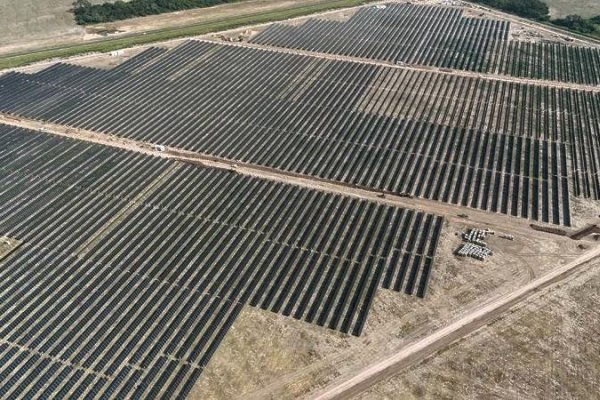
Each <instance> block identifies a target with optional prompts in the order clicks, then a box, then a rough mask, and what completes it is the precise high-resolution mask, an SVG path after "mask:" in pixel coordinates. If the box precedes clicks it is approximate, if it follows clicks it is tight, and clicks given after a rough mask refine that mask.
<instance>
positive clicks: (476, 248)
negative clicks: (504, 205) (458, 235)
mask: <svg viewBox="0 0 600 400" xmlns="http://www.w3.org/2000/svg"><path fill="white" fill-rule="evenodd" d="M493 234H494V231H491V230H489V229H475V228H473V229H469V230H468V231H467V232H464V233H463V234H462V239H463V242H465V243H463V244H461V245H460V247H459V248H458V249H457V250H456V255H458V256H460V257H471V258H474V259H476V260H480V261H485V259H486V258H488V257H489V256H491V255H493V254H494V252H493V251H492V250H491V249H489V248H488V245H487V243H486V242H485V238H486V237H487V235H493Z"/></svg>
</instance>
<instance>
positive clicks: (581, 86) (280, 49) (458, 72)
mask: <svg viewBox="0 0 600 400" xmlns="http://www.w3.org/2000/svg"><path fill="white" fill-rule="evenodd" d="M195 40H199V41H204V42H209V43H215V42H216V43H220V44H224V45H228V46H236V47H245V48H251V49H257V50H267V51H275V52H279V53H288V54H296V55H303V56H309V57H317V58H325V59H329V60H339V61H349V62H355V63H361V64H370V65H377V66H383V67H391V68H397V69H404V70H411V71H420V72H435V73H436V74H442V75H454V76H464V77H469V78H483V79H487V80H491V81H499V82H515V83H522V84H528V85H543V86H545V87H554V88H559V89H575V90H587V91H591V92H600V86H593V85H586V84H580V83H572V82H559V81H549V80H539V79H528V78H519V77H514V76H508V75H498V74H494V73H482V72H472V71H466V70H458V69H447V68H440V67H432V66H429V65H419V64H414V65H413V64H404V65H398V64H394V63H392V62H388V61H383V60H373V59H367V58H360V57H353V56H345V55H339V54H328V53H319V52H316V51H309V50H299V49H288V48H284V47H276V46H269V45H265V44H254V43H248V42H225V41H222V40H219V39H206V38H196V39H195Z"/></svg>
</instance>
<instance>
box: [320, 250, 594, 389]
mask: <svg viewBox="0 0 600 400" xmlns="http://www.w3.org/2000/svg"><path fill="white" fill-rule="evenodd" d="M598 256H600V247H596V248H594V249H593V250H591V251H589V252H587V253H585V254H584V255H582V256H581V257H579V258H577V259H576V260H574V261H573V262H570V263H568V264H565V265H563V266H561V267H558V268H556V269H554V270H553V271H551V272H549V273H548V274H546V275H545V276H543V277H541V278H539V279H536V280H535V281H532V282H530V283H529V284H527V285H525V286H523V287H521V288H519V289H517V290H515V291H513V292H510V293H507V294H506V295H503V296H501V297H499V298H497V299H495V300H493V301H491V302H489V303H487V304H484V305H482V306H481V307H479V308H477V309H475V310H473V311H471V312H469V313H467V314H466V315H464V316H463V317H461V318H460V319H458V320H457V321H455V322H453V323H451V324H450V325H447V326H446V327H444V328H442V329H440V330H438V331H436V332H434V333H432V334H431V335H429V336H426V337H424V338H422V339H419V340H417V341H415V342H413V343H412V344H409V345H408V346H406V347H404V348H402V349H401V350H400V351H399V352H397V353H395V354H393V355H391V356H390V357H388V358H386V359H384V360H381V361H379V362H377V363H376V364H373V365H371V366H369V367H368V368H366V369H364V370H363V371H361V372H359V373H358V374H357V375H355V376H353V377H352V378H350V379H346V380H344V381H342V382H337V383H334V385H333V386H331V387H329V388H327V389H325V391H323V392H321V393H320V394H318V395H317V396H316V397H314V399H315V400H333V399H336V400H339V399H348V398H350V397H352V396H354V395H356V394H358V393H360V392H362V391H364V390H366V389H367V388H369V387H370V386H372V385H373V384H374V383H376V382H378V381H381V380H383V379H385V378H388V377H390V376H392V375H394V374H395V373H397V372H399V371H400V370H402V369H404V368H406V367H408V366H410V365H413V364H416V363H418V362H420V361H422V360H424V359H425V358H427V357H429V356H431V355H432V354H434V353H436V352H437V351H439V350H441V349H443V348H444V347H446V346H448V345H449V344H451V343H453V342H455V341H457V340H459V339H461V338H462V337H464V336H466V335H468V334H470V333H472V332H474V331H476V330H477V329H479V328H481V327H483V326H485V325H487V324H489V323H490V322H492V321H493V320H494V319H495V318H497V317H499V316H500V315H501V314H502V313H504V312H505V311H507V310H509V309H510V308H511V307H513V306H514V305H516V304H518V303H519V302H521V301H523V300H525V299H527V298H529V297H530V296H532V295H533V294H535V293H537V292H539V291H541V290H543V289H546V288H548V287H550V286H552V285H554V284H556V283H558V282H560V281H562V280H564V279H566V278H568V277H569V276H572V275H573V274H574V273H576V272H577V271H578V270H580V269H581V268H582V267H583V266H585V265H586V263H587V262H588V261H590V260H593V259H595V258H596V257H598Z"/></svg>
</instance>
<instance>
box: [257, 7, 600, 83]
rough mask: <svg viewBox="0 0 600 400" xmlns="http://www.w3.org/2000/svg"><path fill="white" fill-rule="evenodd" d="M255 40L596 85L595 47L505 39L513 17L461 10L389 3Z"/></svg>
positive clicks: (599, 66) (599, 59)
mask: <svg viewBox="0 0 600 400" xmlns="http://www.w3.org/2000/svg"><path fill="white" fill-rule="evenodd" d="M251 42H252V43H255V44H261V45H268V46H277V47H285V48H291V49H302V50H308V51H317V52H323V53H329V54H339V55H344V56H351V57H360V58H368V59H374V60H381V61H387V62H393V63H408V64H418V65H430V66H435V67H440V68H451V69H459V70H467V71H475V72H485V73H498V74H504V75H511V76H516V77H523V78H532V79H544V80H554V81H563V82H575V83H581V84H592V85H597V84H600V48H597V47H581V46H575V45H569V44H561V43H545V42H539V43H532V42H528V41H520V40H510V23H509V22H507V21H500V20H495V19H490V18H482V17H480V16H477V17H466V16H465V15H464V12H463V9H462V8H456V7H440V6H437V5H420V4H410V3H389V4H385V5H379V6H371V7H365V8H361V9H360V10H359V11H357V12H356V13H355V14H354V15H353V16H352V17H350V18H349V19H348V20H347V21H333V20H326V19H310V20H308V21H307V22H305V23H302V24H300V25H287V24H273V25H270V26H269V27H268V28H267V29H265V30H264V31H262V32H260V33H259V34H257V35H256V36H255V37H253V38H252V39H251Z"/></svg>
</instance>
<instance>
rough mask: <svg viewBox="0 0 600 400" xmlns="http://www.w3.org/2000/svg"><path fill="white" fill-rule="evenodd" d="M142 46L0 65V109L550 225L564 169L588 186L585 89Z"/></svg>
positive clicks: (558, 208) (561, 194) (592, 122)
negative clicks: (133, 52) (54, 62)
mask: <svg viewBox="0 0 600 400" xmlns="http://www.w3.org/2000/svg"><path fill="white" fill-rule="evenodd" d="M149 52H150V51H149ZM150 53H151V54H148V53H144V54H142V55H141V56H138V57H136V58H134V59H132V60H130V61H129V62H128V63H127V64H126V65H122V66H121V67H120V69H119V70H117V71H115V70H110V71H105V72H104V73H100V74H98V75H96V76H95V78H93V79H86V80H84V81H82V80H81V79H80V78H79V75H80V72H79V71H80V70H81V68H80V67H70V66H67V65H62V64H61V65H58V66H56V67H54V69H52V70H50V69H48V70H44V71H41V72H38V73H36V74H31V75H28V74H21V73H10V74H6V75H5V76H3V77H0V88H1V95H0V110H1V111H4V112H8V113H13V114H16V115H22V116H27V117H31V118H36V119H41V120H48V121H51V122H55V123H60V124H66V125H70V126H76V127H80V128H86V129H90V130H94V131H100V132H106V133H110V134H115V135H119V136H123V137H127V138H132V139H136V140H141V141H147V142H151V143H157V144H163V145H169V146H174V147H178V148H184V149H188V150H193V151H197V152H200V153H205V154H210V155H215V156H219V157H222V158H226V159H229V160H236V161H242V162H247V163H252V164H258V165H263V166H268V167H272V168H277V169H280V170H285V171H289V172H292V173H299V174H304V175H309V176H315V177H320V178H325V179H329V180H334V181H338V182H343V183H347V184H351V185H357V186H360V187H365V188H370V189H376V190H384V191H389V192H391V193H402V192H407V193H411V194H413V195H415V196H419V197H423V198H427V199H434V200H438V201H444V202H448V203H452V204H461V205H465V206H468V207H474V208H480V209H483V210H488V211H493V212H500V213H504V214H509V215H514V216H520V217H526V218H531V219H534V220H539V221H543V222H550V223H554V224H563V225H569V224H570V220H571V218H570V215H569V182H568V177H569V176H573V177H574V179H573V189H572V191H573V193H574V194H575V195H581V196H586V197H591V198H595V199H598V195H599V194H600V193H599V191H598V189H599V188H600V184H599V182H600V181H599V178H598V175H597V174H596V173H595V171H597V165H598V162H599V161H600V147H598V146H597V144H598V143H597V138H598V130H599V128H598V127H599V126H600V125H599V123H598V121H599V116H600V94H599V93H597V92H592V91H583V90H571V89H563V88H555V87H547V86H543V85H530V84H522V83H516V82H504V81H497V80H488V79H484V78H471V77H464V76H458V75H444V74H436V73H433V72H417V71H411V70H405V69H398V68H394V67H383V66H375V65H368V64H361V63H355V62H347V61H335V60H328V59H322V58H315V57H310V56H303V55H294V54H287V53H279V52H273V51H265V50H258V49H251V48H241V47H235V46H226V45H220V44H214V43H206V42H194V41H192V42H188V43H186V44H183V45H181V46H179V47H177V48H175V49H172V50H169V51H166V52H164V51H163V52H156V55H155V56H153V55H152V52H150ZM130 65H131V66H130ZM70 68H72V72H69V71H71V70H70ZM434 137H435V138H436V139H435V140H433V138H434ZM419 138H424V139H425V140H420V139H419ZM475 138H477V140H475ZM513 143H514V144H515V146H514V147H511V148H507V147H506V146H508V145H511V146H512V144H513ZM517 144H518V145H519V147H516V145H517ZM477 146H485V147H481V148H479V147H477ZM483 151H485V153H482V152H483ZM521 151H523V152H525V151H527V152H528V153H527V154H522V153H521ZM415 166H418V168H416V167H415Z"/></svg>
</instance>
